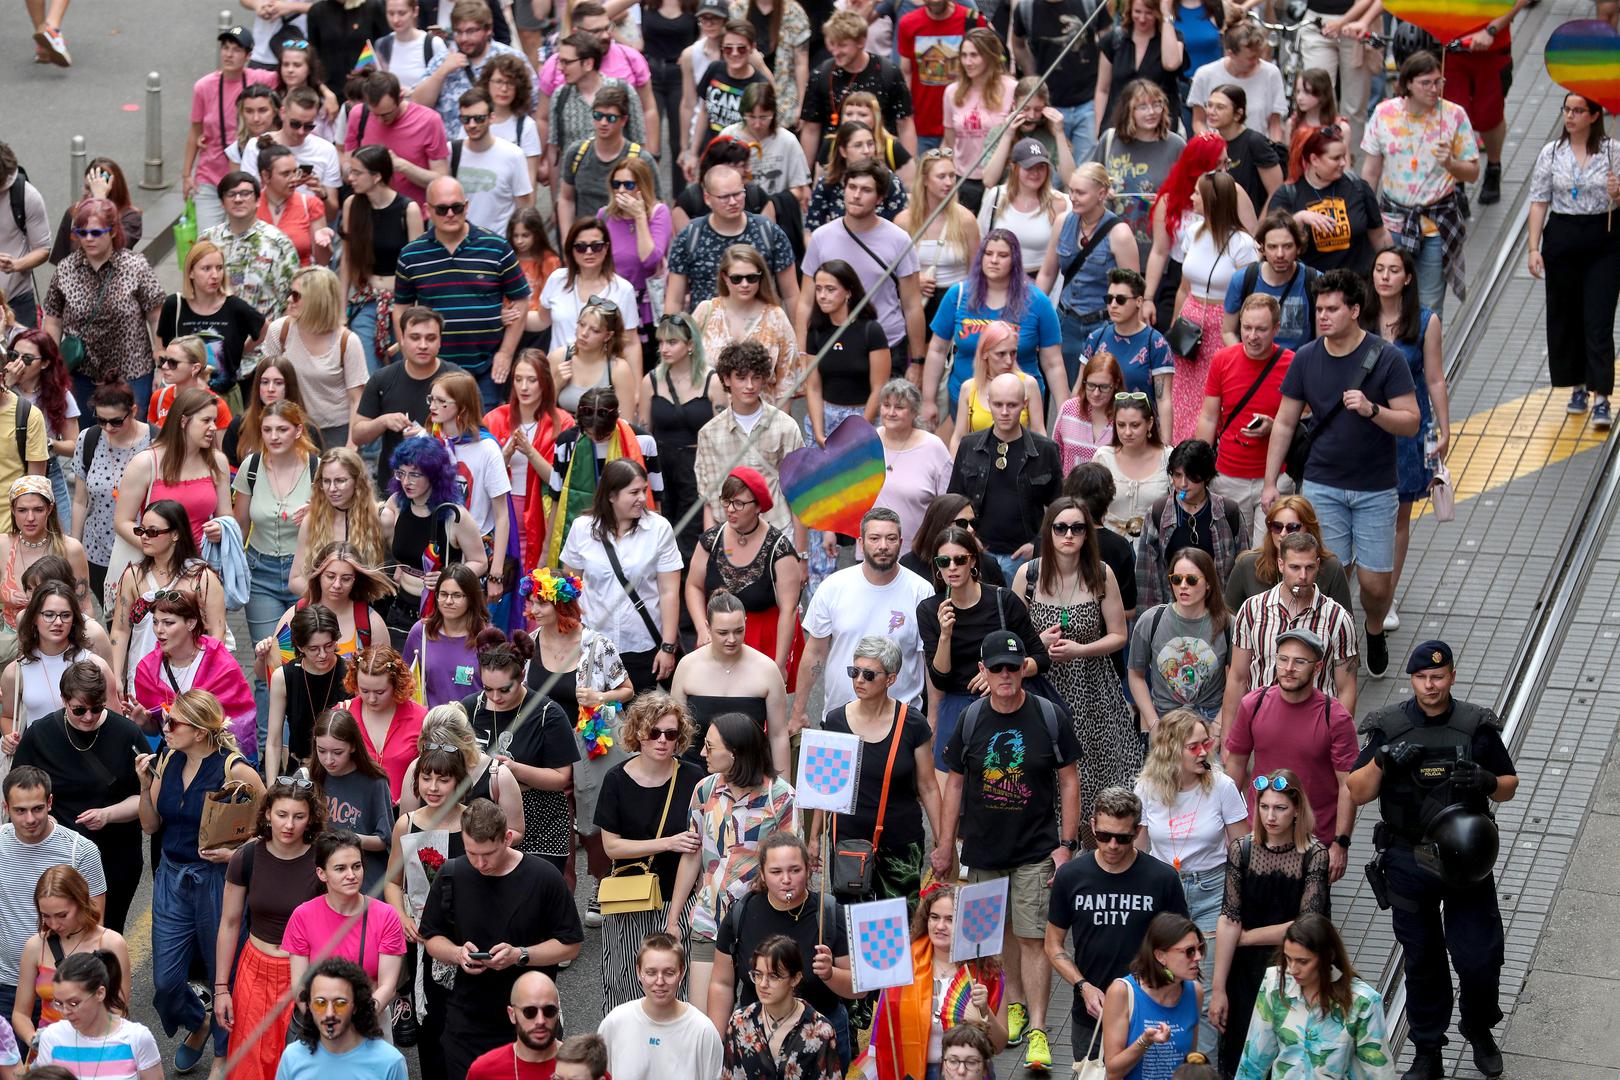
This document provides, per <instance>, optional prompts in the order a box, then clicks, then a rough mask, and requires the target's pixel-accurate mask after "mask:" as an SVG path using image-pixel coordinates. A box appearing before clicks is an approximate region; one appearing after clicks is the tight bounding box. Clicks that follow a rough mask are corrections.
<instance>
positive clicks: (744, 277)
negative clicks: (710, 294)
mask: <svg viewBox="0 0 1620 1080" xmlns="http://www.w3.org/2000/svg"><path fill="white" fill-rule="evenodd" d="M764 276H765V275H764V274H761V273H759V272H758V271H755V272H754V273H752V274H727V275H726V280H727V281H729V282H731V283H732V284H733V285H758V284H759V283H760V279H762V278H763V277H764Z"/></svg>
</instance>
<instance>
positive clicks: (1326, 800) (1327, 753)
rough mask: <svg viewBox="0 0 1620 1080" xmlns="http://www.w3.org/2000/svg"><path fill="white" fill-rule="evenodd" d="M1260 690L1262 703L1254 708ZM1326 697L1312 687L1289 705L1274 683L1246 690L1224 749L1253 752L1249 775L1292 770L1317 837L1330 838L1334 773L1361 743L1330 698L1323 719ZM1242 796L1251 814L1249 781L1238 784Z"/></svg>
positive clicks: (1348, 765)
mask: <svg viewBox="0 0 1620 1080" xmlns="http://www.w3.org/2000/svg"><path fill="white" fill-rule="evenodd" d="M1262 695H1264V697H1265V707H1264V708H1262V709H1260V713H1259V715H1258V716H1256V715H1255V709H1256V708H1257V707H1258V706H1259V704H1260V698H1261V696H1262ZM1325 701H1331V699H1330V698H1328V696H1327V695H1326V694H1324V693H1322V691H1320V690H1317V689H1315V688H1312V690H1311V696H1310V697H1309V698H1307V699H1306V700H1305V701H1304V702H1303V703H1302V704H1299V705H1290V704H1289V703H1288V702H1286V701H1284V700H1283V696H1282V691H1281V690H1279V689H1278V688H1277V687H1275V686H1273V687H1270V688H1269V689H1268V690H1251V691H1249V692H1248V693H1247V694H1245V695H1244V696H1243V703H1242V704H1241V705H1239V706H1238V711H1237V717H1236V718H1235V719H1234V720H1233V721H1232V730H1231V731H1229V732H1227V733H1226V748H1225V749H1226V753H1228V754H1230V755H1232V756H1233V757H1235V758H1238V759H1242V758H1246V757H1248V756H1249V755H1250V754H1253V755H1254V761H1253V763H1252V767H1251V769H1250V770H1249V772H1250V775H1252V776H1259V775H1260V774H1262V773H1272V772H1275V771H1277V770H1278V769H1292V770H1294V772H1295V773H1297V774H1298V775H1299V782H1300V783H1301V784H1302V785H1304V787H1305V795H1306V797H1307V798H1309V799H1310V801H1311V813H1312V814H1314V815H1315V817H1316V838H1317V839H1318V840H1320V841H1322V843H1324V844H1327V843H1331V842H1332V840H1333V838H1334V836H1336V835H1338V830H1337V822H1336V821H1335V819H1336V818H1337V817H1338V813H1339V778H1338V777H1337V776H1335V775H1333V774H1334V773H1335V772H1346V773H1347V772H1349V771H1350V770H1351V769H1352V768H1354V767H1355V764H1356V754H1357V753H1358V752H1359V750H1360V746H1359V745H1358V744H1357V742H1356V722H1355V721H1354V720H1352V719H1351V718H1350V714H1349V713H1348V712H1346V711H1345V709H1344V706H1343V705H1340V704H1339V703H1338V702H1337V701H1331V704H1329V705H1328V707H1327V722H1326V723H1323V721H1322V715H1323V708H1322V705H1323V702H1325ZM1243 796H1244V798H1246V799H1248V801H1249V812H1250V813H1251V814H1253V813H1254V800H1255V790H1254V785H1252V784H1245V785H1243Z"/></svg>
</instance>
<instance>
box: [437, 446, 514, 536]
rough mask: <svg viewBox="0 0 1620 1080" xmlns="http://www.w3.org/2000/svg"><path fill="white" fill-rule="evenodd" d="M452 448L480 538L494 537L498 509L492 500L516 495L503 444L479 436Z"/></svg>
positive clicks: (463, 500)
mask: <svg viewBox="0 0 1620 1080" xmlns="http://www.w3.org/2000/svg"><path fill="white" fill-rule="evenodd" d="M450 449H451V452H452V453H453V454H455V456H456V486H457V488H458V489H459V490H460V492H461V504H462V505H463V506H465V507H466V508H467V512H468V513H469V514H471V515H472V516H473V520H475V521H477V522H478V532H479V535H481V536H490V535H493V534H494V532H495V506H494V504H493V503H492V502H491V501H490V500H491V499H493V498H495V497H496V496H497V495H510V494H511V493H512V476H511V474H510V473H508V472H507V471H506V461H505V459H504V458H503V456H502V454H501V447H500V444H499V443H497V442H496V441H495V440H494V439H485V438H482V437H479V438H476V439H468V440H460V441H457V443H456V444H455V445H454V446H453V447H451V448H450Z"/></svg>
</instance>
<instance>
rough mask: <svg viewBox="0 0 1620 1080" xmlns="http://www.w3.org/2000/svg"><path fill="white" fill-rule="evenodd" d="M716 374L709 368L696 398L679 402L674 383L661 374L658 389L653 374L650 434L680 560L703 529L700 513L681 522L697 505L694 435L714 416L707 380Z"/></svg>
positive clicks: (687, 556) (687, 555)
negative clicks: (660, 382)
mask: <svg viewBox="0 0 1620 1080" xmlns="http://www.w3.org/2000/svg"><path fill="white" fill-rule="evenodd" d="M716 377H717V376H716V375H715V373H714V372H713V371H710V372H709V373H708V374H707V375H705V376H704V377H703V387H702V389H701V390H700V391H699V392H698V395H697V397H695V398H693V399H692V400H690V401H680V400H679V399H678V398H677V397H676V395H675V384H674V382H673V381H672V380H671V379H670V377H669V372H667V371H666V372H665V373H664V387H663V389H664V391H665V393H667V394H668V396H667V397H666V396H665V393H660V392H659V386H658V377H657V375H656V374H655V375H654V376H653V380H652V384H653V397H652V437H653V441H654V442H655V443H657V444H658V461H659V464H661V465H662V466H663V472H664V505H663V506H662V507H661V509H662V510H663V513H664V516H665V517H666V518H668V519H669V523H670V524H671V525H674V526H676V527H677V531H676V533H675V543H676V545H677V546H679V547H680V549H681V559H682V560H683V561H684V562H687V563H690V562H691V561H692V549H693V548H695V547H696V546H697V542H698V534H699V533H701V532H702V531H703V515H702V513H701V512H700V513H697V514H694V515H693V516H692V519H691V520H690V521H687V522H685V524H682V518H684V517H685V516H686V512H687V511H688V510H690V509H691V508H692V507H694V506H700V505H701V501H700V500H699V498H698V489H697V437H698V432H699V431H700V430H701V429H702V428H703V425H704V424H707V423H708V422H709V421H710V420H713V419H714V402H713V401H710V400H709V380H711V379H714V378H716Z"/></svg>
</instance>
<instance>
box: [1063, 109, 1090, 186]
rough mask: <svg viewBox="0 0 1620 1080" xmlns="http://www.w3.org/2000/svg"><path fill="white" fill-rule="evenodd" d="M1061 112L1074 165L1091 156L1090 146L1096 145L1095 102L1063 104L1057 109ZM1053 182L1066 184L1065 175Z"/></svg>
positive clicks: (1067, 180)
mask: <svg viewBox="0 0 1620 1080" xmlns="http://www.w3.org/2000/svg"><path fill="white" fill-rule="evenodd" d="M1058 112H1060V113H1062V114H1063V134H1064V135H1065V136H1066V137H1067V138H1068V140H1069V149H1070V150H1072V151H1074V163H1075V164H1076V165H1078V164H1080V163H1081V162H1082V161H1085V160H1086V159H1087V158H1088V157H1090V156H1091V151H1092V148H1093V147H1095V146H1096V145H1097V103H1096V102H1095V101H1088V102H1086V103H1085V104H1084V105H1065V106H1061V107H1059V109H1058ZM1053 182H1054V183H1056V184H1058V185H1060V186H1061V185H1066V184H1068V182H1069V178H1068V177H1067V176H1062V177H1055V178H1054V180H1053Z"/></svg>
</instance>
